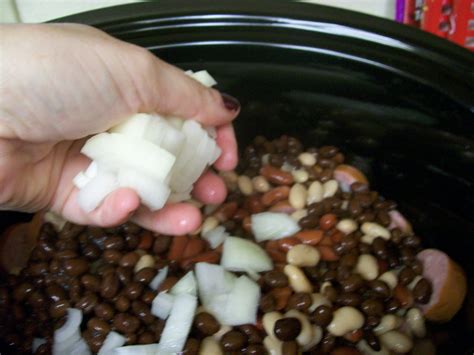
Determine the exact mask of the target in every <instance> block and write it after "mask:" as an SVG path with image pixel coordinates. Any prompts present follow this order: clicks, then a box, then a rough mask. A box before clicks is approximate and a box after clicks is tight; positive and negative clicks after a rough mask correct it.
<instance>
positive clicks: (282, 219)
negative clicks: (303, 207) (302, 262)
mask: <svg viewBox="0 0 474 355" xmlns="http://www.w3.org/2000/svg"><path fill="white" fill-rule="evenodd" d="M250 218H251V222H252V232H253V234H254V236H255V240H256V241H257V242H261V241H264V240H269V239H273V240H275V239H281V238H284V237H288V236H290V235H293V234H295V233H296V232H298V231H299V230H300V229H301V228H300V226H299V225H298V223H297V222H296V221H295V220H294V219H293V218H291V217H290V216H288V215H287V214H286V213H275V212H262V213H257V214H253V215H252V216H251V217H250Z"/></svg>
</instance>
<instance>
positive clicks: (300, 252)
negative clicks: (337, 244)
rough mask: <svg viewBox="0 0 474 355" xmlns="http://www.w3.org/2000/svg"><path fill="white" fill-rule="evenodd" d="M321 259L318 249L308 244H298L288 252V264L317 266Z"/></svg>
mask: <svg viewBox="0 0 474 355" xmlns="http://www.w3.org/2000/svg"><path fill="white" fill-rule="evenodd" d="M320 259H321V255H320V254H319V251H318V249H316V248H314V247H312V246H311V245H307V244H298V245H295V246H294V247H293V248H291V249H290V250H289V251H288V253H286V261H287V262H288V264H291V265H295V266H300V267H301V266H302V267H306V266H316V265H318V263H319V260H320Z"/></svg>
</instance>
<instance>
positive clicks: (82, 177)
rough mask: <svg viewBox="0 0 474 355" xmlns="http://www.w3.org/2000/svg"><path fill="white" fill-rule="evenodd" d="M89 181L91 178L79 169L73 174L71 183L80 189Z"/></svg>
mask: <svg viewBox="0 0 474 355" xmlns="http://www.w3.org/2000/svg"><path fill="white" fill-rule="evenodd" d="M89 181H91V178H89V177H87V176H86V174H84V172H82V171H80V172H79V173H78V174H77V175H76V176H74V179H72V183H73V184H74V186H76V187H77V188H78V189H82V188H83V187H84V186H86V185H87V184H88V183H89Z"/></svg>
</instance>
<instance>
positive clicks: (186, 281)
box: [170, 271, 197, 296]
mask: <svg viewBox="0 0 474 355" xmlns="http://www.w3.org/2000/svg"><path fill="white" fill-rule="evenodd" d="M170 293H171V294H172V295H174V296H177V295H180V294H182V293H187V294H188V295H192V296H196V295H197V284H196V278H195V277H194V272H192V271H189V272H188V273H187V274H186V275H184V276H183V277H182V278H181V279H180V280H179V281H178V282H177V283H176V284H175V285H174V286H173V287H172V288H171V290H170Z"/></svg>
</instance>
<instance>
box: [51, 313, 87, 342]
mask: <svg viewBox="0 0 474 355" xmlns="http://www.w3.org/2000/svg"><path fill="white" fill-rule="evenodd" d="M81 322H82V312H81V311H80V310H79V309H76V308H68V309H67V319H66V322H65V323H64V324H63V326H62V327H61V328H59V329H57V330H56V331H55V332H54V342H55V343H57V344H60V343H63V342H65V341H67V340H68V339H70V338H72V337H75V335H77V334H79V336H80V333H79V327H80V326H81Z"/></svg>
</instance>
